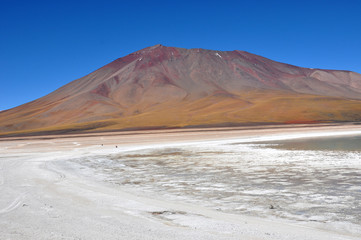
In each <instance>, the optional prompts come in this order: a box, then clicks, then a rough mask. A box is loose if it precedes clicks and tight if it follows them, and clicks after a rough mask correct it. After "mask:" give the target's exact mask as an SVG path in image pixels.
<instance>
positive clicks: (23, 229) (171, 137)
mask: <svg viewBox="0 0 361 240" xmlns="http://www.w3.org/2000/svg"><path fill="white" fill-rule="evenodd" d="M360 132H361V126H357V125H332V126H330V125H325V126H319V127H309V126H303V127H297V128H280V127H274V128H261V129H251V130H249V129H248V130H247V129H245V128H238V129H237V128H232V129H207V130H201V129H192V130H190V129H188V130H162V131H142V132H124V133H121V132H118V133H107V134H105V133H103V134H101V133H98V134H89V135H81V136H77V135H74V136H69V135H68V136H47V137H26V138H16V139H11V138H8V139H0V152H1V156H0V195H1V198H0V239H303V240H304V239H328V240H329V239H360V238H361V236H359V235H355V234H354V235H347V234H346V233H342V232H340V231H338V232H336V231H330V230H327V231H326V230H323V229H322V228H319V227H320V226H318V225H314V226H310V225H305V224H303V223H294V222H288V221H287V220H279V221H271V220H267V219H260V218H256V217H250V216H242V215H237V214H227V213H222V212H220V211H214V210H210V209H207V208H204V207H202V206H196V205H192V204H186V203H182V202H171V201H164V200H162V199H160V198H158V197H157V196H154V197H152V196H147V195H145V194H143V193H140V192H134V191H132V190H131V189H127V188H123V187H113V186H111V185H108V184H106V183H102V182H97V181H94V180H93V179H89V178H84V177H81V176H79V175H78V174H77V173H76V172H74V171H68V170H67V169H64V168H59V167H58V165H57V164H54V162H55V161H57V162H59V161H67V159H69V158H73V157H80V156H92V155H97V154H111V153H117V152H119V151H128V150H136V149H140V150H141V149H144V148H151V147H154V146H155V145H156V146H159V145H162V146H163V145H164V146H165V145H184V144H197V143H200V142H203V143H204V142H207V141H235V140H237V141H238V142H239V141H258V140H270V139H286V138H298V137H307V136H308V137H312V136H329V135H345V134H354V133H360ZM102 144H103V146H101V145H102ZM116 146H117V147H116Z"/></svg>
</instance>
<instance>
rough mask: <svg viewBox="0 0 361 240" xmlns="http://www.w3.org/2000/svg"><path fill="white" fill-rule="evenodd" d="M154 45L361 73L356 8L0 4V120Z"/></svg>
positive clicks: (3, 0)
mask: <svg viewBox="0 0 361 240" xmlns="http://www.w3.org/2000/svg"><path fill="white" fill-rule="evenodd" d="M159 43H160V44H162V45H165V46H175V47H183V48H205V49H214V50H235V49H238V50H245V51H248V52H251V53H255V54H259V55H262V56H264V57H267V58H270V59H273V60H277V61H280V62H285V63H289V64H293V65H297V66H302V67H313V68H326V69H340V70H351V71H356V72H359V73H361V1H358V0H344V1H333V0H328V1H322V0H319V1H317V0H314V1H308V0H304V1H277V0H274V1H262V0H260V1H256V0H255V1H231V0H230V1H227V0H223V1H212V0H208V1H188V0H183V1H157V0H153V1H141V0H138V1H120V0H119V1H110V0H102V1H91V0H89V1H76V0H73V1H68V0H63V1H48V0H46V1H45V0H44V1H37V0H32V1H25V0H23V1H17V0H0V81H1V86H0V110H5V109H8V108H12V107H15V106H18V105H21V104H23V103H26V102H29V101H32V100H35V99H37V98H39V97H42V96H44V95H46V94H48V93H50V92H52V91H54V90H55V89H57V88H59V87H61V86H63V85H64V84H66V83H69V82H71V81H73V80H75V79H77V78H80V77H83V76H84V75H86V74H88V73H90V72H92V71H94V70H96V69H98V68H100V67H102V66H103V65H105V64H107V63H109V62H111V61H113V60H115V59H117V58H119V57H122V56H125V55H127V54H129V53H131V52H134V51H137V50H139V49H142V48H145V47H148V46H152V45H155V44H159Z"/></svg>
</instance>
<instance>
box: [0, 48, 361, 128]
mask: <svg viewBox="0 0 361 240" xmlns="http://www.w3.org/2000/svg"><path fill="white" fill-rule="evenodd" d="M349 121H353V122H354V121H361V74H359V73H355V72H350V71H338V70H321V69H310V68H302V67H297V66H293V65H289V64H284V63H280V62H276V61H272V60H270V59H267V58H264V57H261V56H258V55H255V54H251V53H248V52H245V51H238V50H235V51H214V50H205V49H183V48H176V47H165V46H162V45H156V46H152V47H148V48H145V49H142V50H140V51H137V52H135V53H132V54H129V55H127V56H125V57H122V58H119V59H117V60H115V61H113V62H111V63H109V64H107V65H105V66H104V67H102V68H100V69H98V70H96V71H94V72H92V73H90V74H89V75H87V76H85V77H82V78H80V79H77V80H75V81H73V82H71V83H69V84H67V85H65V86H63V87H61V88H59V89H57V90H56V91H54V92H52V93H50V94H48V95H47V96H44V97H42V98H39V99H37V100H35V101H32V102H29V103H26V104H24V105H21V106H18V107H15V108H12V109H9V110H6V111H2V112H0V131H1V134H10V133H12V134H14V133H23V134H25V133H36V132H38V133H45V132H46V133H51V132H74V131H77V132H89V131H106V130H122V129H123V130H125V129H147V128H149V129H151V128H170V127H192V126H199V127H207V126H235V125H247V124H253V125H254V124H270V123H275V124H287V123H321V122H349Z"/></svg>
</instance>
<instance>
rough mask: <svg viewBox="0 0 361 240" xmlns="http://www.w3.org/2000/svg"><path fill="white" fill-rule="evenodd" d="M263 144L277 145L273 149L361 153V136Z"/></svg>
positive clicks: (301, 139)
mask: <svg viewBox="0 0 361 240" xmlns="http://www.w3.org/2000/svg"><path fill="white" fill-rule="evenodd" d="M263 143H266V144H268V143H271V144H275V145H273V147H272V148H277V149H285V150H313V151H361V135H357V136H342V137H317V138H300V139H293V140H280V141H272V142H263ZM267 147H270V146H267Z"/></svg>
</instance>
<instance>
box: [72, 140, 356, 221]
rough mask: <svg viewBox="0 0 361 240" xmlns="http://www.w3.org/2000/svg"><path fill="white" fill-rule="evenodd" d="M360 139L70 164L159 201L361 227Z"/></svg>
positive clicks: (221, 147)
mask: <svg viewBox="0 0 361 240" xmlns="http://www.w3.org/2000/svg"><path fill="white" fill-rule="evenodd" d="M360 139H361V136H353V137H343V138H333V139H330V138H317V139H316V138H313V139H298V140H290V141H285V140H283V141H272V142H258V143H237V142H233V143H221V142H218V143H216V142H214V143H207V144H198V145H189V146H181V147H159V148H154V149H146V150H142V151H137V152H124V153H119V154H113V155H106V156H93V157H84V158H78V159H73V160H72V162H73V163H76V164H77V166H78V167H79V171H83V173H84V174H89V173H90V172H91V174H92V176H95V177H97V178H99V179H101V180H103V181H106V182H110V183H113V184H116V185H122V186H131V187H132V188H135V189H138V190H140V191H144V192H146V193H148V194H154V196H155V197H161V198H164V199H172V200H182V201H187V202H193V203H197V204H201V205H203V206H207V207H211V208H214V209H217V210H221V211H225V212H232V213H242V214H249V215H255V216H261V217H262V216H267V217H270V216H271V217H272V216H273V217H281V218H287V219H291V220H296V221H316V222H346V223H353V224H356V225H358V226H360V222H361V149H360V142H361V141H360ZM355 141H357V143H355ZM342 146H345V147H342Z"/></svg>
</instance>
